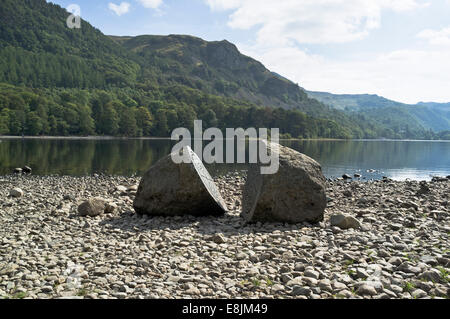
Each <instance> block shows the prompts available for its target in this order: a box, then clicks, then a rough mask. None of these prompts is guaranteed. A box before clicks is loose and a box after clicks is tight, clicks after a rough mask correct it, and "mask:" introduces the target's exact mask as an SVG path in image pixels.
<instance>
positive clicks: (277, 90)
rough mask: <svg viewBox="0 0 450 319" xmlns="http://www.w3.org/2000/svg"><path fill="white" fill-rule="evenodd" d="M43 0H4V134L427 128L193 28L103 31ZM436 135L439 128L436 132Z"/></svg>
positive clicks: (0, 59) (382, 133) (355, 132)
mask: <svg viewBox="0 0 450 319" xmlns="http://www.w3.org/2000/svg"><path fill="white" fill-rule="evenodd" d="M68 16H69V13H67V12H66V10H64V9H62V8H61V7H59V6H58V5H54V4H51V3H47V2H46V1H45V0H2V3H1V5H0V20H1V21H2V23H1V25H0V83H2V84H1V85H0V134H9V135H22V134H25V135H120V136H169V135H170V132H171V131H172V130H173V129H174V128H176V127H180V126H184V127H191V126H192V123H193V120H194V119H203V120H204V121H205V122H206V123H207V125H208V126H218V127H221V128H225V127H239V126H242V127H279V128H280V131H281V132H282V133H283V134H284V136H285V137H301V138H315V137H323V138H376V137H387V138H392V137H396V138H397V137H398V138H403V137H409V135H411V137H414V138H425V137H427V138H428V137H429V135H430V132H428V131H427V130H425V129H424V128H423V127H421V126H417V127H415V126H414V127H411V128H409V129H408V130H405V128H404V127H401V128H400V129H399V130H398V131H394V130H390V129H391V127H390V126H389V125H390V124H389V123H384V124H380V123H379V121H377V120H376V119H373V118H371V117H370V116H365V115H364V114H346V113H345V112H343V111H341V110H336V109H334V108H332V107H329V106H327V105H325V104H323V103H321V102H319V101H317V100H316V99H313V98H310V97H308V95H307V94H306V92H305V91H304V90H303V89H302V88H300V87H299V86H298V85H296V84H294V83H292V82H291V81H289V80H287V79H285V78H283V77H281V76H278V75H276V74H274V73H272V72H270V71H269V70H267V69H266V68H265V67H264V66H263V65H262V64H261V63H259V62H258V61H256V60H254V59H252V58H250V57H247V56H244V55H242V54H241V53H239V51H238V49H237V48H236V47H235V46H234V45H233V44H231V43H229V42H228V41H216V42H207V41H204V40H202V39H199V38H195V37H192V36H182V35H170V36H139V37H114V36H105V35H104V34H102V33H101V32H100V31H99V30H97V29H96V28H94V27H92V26H91V25H90V24H89V23H88V22H86V21H84V20H82V23H81V28H80V29H69V28H68V27H67V26H66V19H67V17H68ZM436 137H437V135H433V133H431V138H436Z"/></svg>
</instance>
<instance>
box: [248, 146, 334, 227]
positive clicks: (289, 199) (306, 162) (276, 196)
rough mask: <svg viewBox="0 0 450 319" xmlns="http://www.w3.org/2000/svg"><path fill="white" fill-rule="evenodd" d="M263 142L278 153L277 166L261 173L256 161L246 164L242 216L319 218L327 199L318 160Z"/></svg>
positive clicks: (286, 219)
mask: <svg viewBox="0 0 450 319" xmlns="http://www.w3.org/2000/svg"><path fill="white" fill-rule="evenodd" d="M266 145H267V146H268V149H269V150H271V151H272V152H276V153H278V156H279V170H278V172H277V173H275V174H271V175H268V174H266V175H264V174H261V170H260V168H261V165H260V164H253V165H250V168H249V172H248V176H247V182H246V184H245V188H244V195H243V204H242V205H243V210H242V216H243V217H244V218H245V219H246V220H247V221H250V222H258V221H260V222H288V223H300V222H313V223H315V222H319V221H322V220H323V215H324V210H325V207H326V203H327V199H326V195H325V183H326V180H325V177H324V176H323V174H322V169H321V166H320V164H319V163H317V162H316V161H315V160H313V159H312V158H310V157H308V156H306V155H304V154H301V153H299V152H297V151H294V150H293V149H290V148H288V147H285V146H281V145H279V144H275V143H267V144H266Z"/></svg>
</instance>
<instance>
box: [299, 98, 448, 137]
mask: <svg viewBox="0 0 450 319" xmlns="http://www.w3.org/2000/svg"><path fill="white" fill-rule="evenodd" d="M306 92H307V94H308V95H309V96H310V97H313V98H315V99H318V100H319V101H321V102H322V103H324V104H327V105H329V106H331V107H334V108H336V109H339V110H344V111H347V112H355V113H358V114H366V115H370V116H372V117H377V114H380V113H384V112H387V113H389V114H391V115H392V114H393V111H398V112H405V113H406V114H407V116H408V118H409V119H410V120H412V121H413V122H412V123H411V124H412V125H416V126H417V125H420V126H422V127H424V128H425V129H431V130H433V131H436V132H439V131H448V130H450V103H436V102H419V103H416V104H407V103H402V102H397V101H394V100H390V99H387V98H385V97H382V96H379V95H377V94H333V93H328V92H321V91H306ZM375 120H377V119H375Z"/></svg>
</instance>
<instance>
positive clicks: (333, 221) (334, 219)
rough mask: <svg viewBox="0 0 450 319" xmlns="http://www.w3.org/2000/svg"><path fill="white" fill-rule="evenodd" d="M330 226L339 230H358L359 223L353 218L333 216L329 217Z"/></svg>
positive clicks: (340, 215)
mask: <svg viewBox="0 0 450 319" xmlns="http://www.w3.org/2000/svg"><path fill="white" fill-rule="evenodd" d="M330 225H331V226H336V227H339V228H341V229H350V228H354V229H360V228H361V223H360V222H359V221H358V220H357V219H356V218H355V217H353V216H348V215H344V214H334V215H332V216H331V217H330Z"/></svg>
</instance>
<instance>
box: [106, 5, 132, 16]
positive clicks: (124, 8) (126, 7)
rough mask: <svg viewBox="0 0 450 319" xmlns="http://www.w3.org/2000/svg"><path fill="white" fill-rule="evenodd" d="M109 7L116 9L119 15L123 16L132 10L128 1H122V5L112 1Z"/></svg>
mask: <svg viewBox="0 0 450 319" xmlns="http://www.w3.org/2000/svg"><path fill="white" fill-rule="evenodd" d="M108 8H109V9H111V10H112V11H114V12H115V13H116V14H117V15H118V16H121V15H122V14H125V13H127V12H128V11H129V10H130V4H129V3H128V2H122V3H121V4H120V5H117V4H114V3H112V2H110V3H108Z"/></svg>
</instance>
